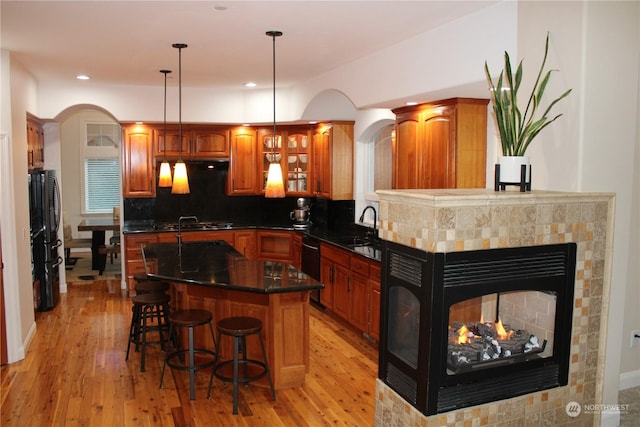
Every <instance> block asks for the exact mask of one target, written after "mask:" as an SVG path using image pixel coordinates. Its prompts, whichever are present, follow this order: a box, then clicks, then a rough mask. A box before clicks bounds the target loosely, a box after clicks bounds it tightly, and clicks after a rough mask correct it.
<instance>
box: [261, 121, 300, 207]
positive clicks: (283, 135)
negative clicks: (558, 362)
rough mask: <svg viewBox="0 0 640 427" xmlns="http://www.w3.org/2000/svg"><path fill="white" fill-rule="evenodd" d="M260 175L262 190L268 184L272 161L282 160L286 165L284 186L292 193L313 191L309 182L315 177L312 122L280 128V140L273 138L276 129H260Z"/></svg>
mask: <svg viewBox="0 0 640 427" xmlns="http://www.w3.org/2000/svg"><path fill="white" fill-rule="evenodd" d="M258 146H259V147H260V153H259V154H258V167H259V171H258V174H259V176H261V177H262V180H261V186H262V187H261V191H262V192H264V190H265V188H266V185H267V175H268V172H269V164H270V163H271V162H272V161H276V162H279V163H280V167H281V168H282V174H283V180H284V189H285V191H286V193H287V195H290V196H296V195H298V196H307V195H309V194H311V190H310V188H309V182H310V180H311V175H310V173H311V167H310V166H311V158H312V155H311V129H310V128H309V127H308V126H282V127H280V128H279V129H277V130H276V140H275V142H274V141H273V129H267V128H264V129H259V130H258Z"/></svg>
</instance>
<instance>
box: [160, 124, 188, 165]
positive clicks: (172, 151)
mask: <svg viewBox="0 0 640 427" xmlns="http://www.w3.org/2000/svg"><path fill="white" fill-rule="evenodd" d="M153 140H154V141H155V143H154V155H155V156H156V157H157V158H160V159H162V158H164V157H165V156H166V157H169V158H178V157H179V156H180V155H182V156H183V157H184V156H187V155H188V154H189V131H188V130H187V129H186V128H185V126H183V127H182V146H180V130H179V129H178V126H177V125H175V124H171V125H167V129H166V135H165V129H164V126H163V125H160V126H158V127H157V128H156V129H155V130H154V138H153ZM165 141H166V142H165Z"/></svg>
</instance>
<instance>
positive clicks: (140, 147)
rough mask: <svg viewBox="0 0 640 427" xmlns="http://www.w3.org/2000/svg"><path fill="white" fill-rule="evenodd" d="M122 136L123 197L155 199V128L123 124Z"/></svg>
mask: <svg viewBox="0 0 640 427" xmlns="http://www.w3.org/2000/svg"><path fill="white" fill-rule="evenodd" d="M122 135H123V138H122V140H123V147H122V196H123V197H124V198H127V197H155V195H156V185H155V179H156V178H155V165H154V157H153V135H154V130H153V128H152V127H150V126H145V125H138V124H125V123H123V124H122Z"/></svg>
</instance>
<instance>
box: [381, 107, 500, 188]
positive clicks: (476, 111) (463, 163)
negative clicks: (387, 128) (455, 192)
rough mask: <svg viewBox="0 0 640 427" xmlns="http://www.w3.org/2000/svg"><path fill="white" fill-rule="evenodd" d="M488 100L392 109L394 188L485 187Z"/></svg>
mask: <svg viewBox="0 0 640 427" xmlns="http://www.w3.org/2000/svg"><path fill="white" fill-rule="evenodd" d="M488 102H489V100H488V99H471V98H451V99H446V100H442V101H436V102H432V103H429V104H420V105H415V106H410V107H402V108H397V109H395V110H393V112H394V113H395V114H396V142H395V146H394V150H393V188H396V189H404V188H485V186H486V158H487V104H488Z"/></svg>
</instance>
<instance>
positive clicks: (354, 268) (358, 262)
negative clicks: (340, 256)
mask: <svg viewBox="0 0 640 427" xmlns="http://www.w3.org/2000/svg"><path fill="white" fill-rule="evenodd" d="M351 272H353V273H358V274H361V275H363V276H369V262H368V261H367V260H364V259H362V258H360V257H358V256H352V257H351Z"/></svg>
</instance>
